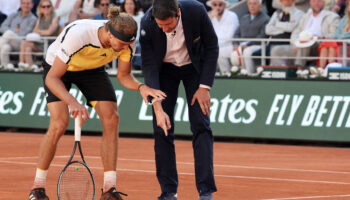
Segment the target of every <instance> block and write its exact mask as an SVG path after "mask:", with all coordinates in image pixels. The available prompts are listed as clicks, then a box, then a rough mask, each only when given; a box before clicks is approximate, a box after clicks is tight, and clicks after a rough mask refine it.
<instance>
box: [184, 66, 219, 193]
mask: <svg viewBox="0 0 350 200" xmlns="http://www.w3.org/2000/svg"><path fill="white" fill-rule="evenodd" d="M188 75H189V76H186V78H184V79H183V82H184V86H185V91H186V98H187V103H188V108H189V119H190V123H191V131H192V133H193V141H192V145H193V150H194V159H195V173H196V185H197V190H198V192H199V194H200V195H202V194H206V193H212V192H216V190H217V189H216V185H215V180H214V168H213V141H214V140H213V134H212V131H211V129H210V127H209V124H210V121H209V116H206V115H204V114H203V112H202V110H201V108H200V106H199V104H198V102H197V101H196V102H195V104H194V105H193V106H191V101H192V97H193V95H194V93H195V92H196V91H197V89H198V87H199V74H197V72H196V71H195V70H194V68H193V67H191V68H190V69H189V72H188Z"/></svg>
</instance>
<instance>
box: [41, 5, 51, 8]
mask: <svg viewBox="0 0 350 200" xmlns="http://www.w3.org/2000/svg"><path fill="white" fill-rule="evenodd" d="M40 7H41V8H51V5H46V6H40Z"/></svg>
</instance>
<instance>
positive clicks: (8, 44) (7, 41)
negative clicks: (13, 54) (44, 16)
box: [0, 0, 36, 69]
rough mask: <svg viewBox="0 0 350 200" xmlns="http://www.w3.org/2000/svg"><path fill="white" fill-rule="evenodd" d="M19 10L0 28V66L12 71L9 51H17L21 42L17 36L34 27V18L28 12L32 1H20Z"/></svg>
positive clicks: (23, 34) (28, 31)
mask: <svg viewBox="0 0 350 200" xmlns="http://www.w3.org/2000/svg"><path fill="white" fill-rule="evenodd" d="M20 7H21V10H20V11H17V12H16V13H13V14H11V15H10V16H9V17H8V18H7V19H6V20H5V21H4V22H3V23H2V24H1V27H0V32H1V33H3V35H2V37H1V38H0V60H1V65H2V66H4V67H6V68H8V69H14V66H13V64H12V63H10V55H9V53H10V51H12V50H15V51H19V48H20V44H21V40H20V39H19V38H18V36H25V35H27V34H28V33H30V32H31V31H32V30H33V28H34V25H35V21H36V17H35V15H34V14H33V13H32V12H30V10H31V9H32V7H33V1H32V0H21V5H20Z"/></svg>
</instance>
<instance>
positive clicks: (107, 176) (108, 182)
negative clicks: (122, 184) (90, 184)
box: [103, 171, 117, 192]
mask: <svg viewBox="0 0 350 200" xmlns="http://www.w3.org/2000/svg"><path fill="white" fill-rule="evenodd" d="M103 180H104V181H103V191H104V192H106V191H108V190H109V189H111V188H112V187H115V185H116V182H117V172H116V171H107V172H104V179H103Z"/></svg>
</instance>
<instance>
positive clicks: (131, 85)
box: [117, 59, 166, 103]
mask: <svg viewBox="0 0 350 200" xmlns="http://www.w3.org/2000/svg"><path fill="white" fill-rule="evenodd" d="M117 79H118V81H119V82H120V83H121V84H122V85H123V86H124V87H126V88H128V89H130V90H139V91H140V93H141V96H142V98H143V99H144V101H145V103H148V99H147V97H148V96H152V97H154V98H157V99H165V97H166V94H165V93H164V92H162V91H160V90H155V89H152V88H150V87H148V86H147V85H144V84H141V83H140V82H139V81H137V80H136V79H135V77H134V76H133V75H132V74H131V63H130V62H125V61H123V60H122V59H118V73H117Z"/></svg>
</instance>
